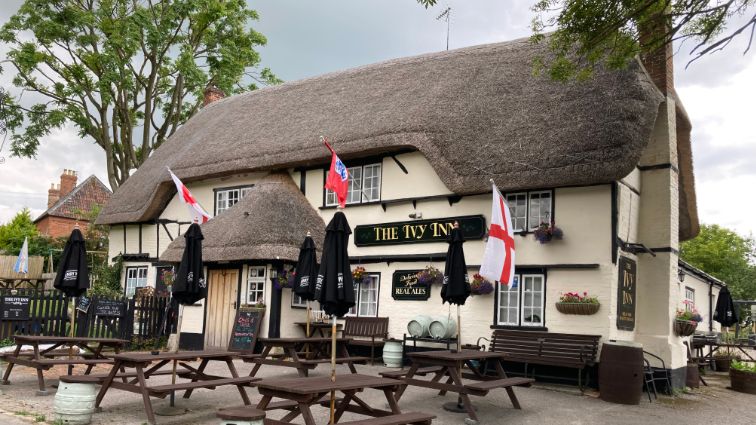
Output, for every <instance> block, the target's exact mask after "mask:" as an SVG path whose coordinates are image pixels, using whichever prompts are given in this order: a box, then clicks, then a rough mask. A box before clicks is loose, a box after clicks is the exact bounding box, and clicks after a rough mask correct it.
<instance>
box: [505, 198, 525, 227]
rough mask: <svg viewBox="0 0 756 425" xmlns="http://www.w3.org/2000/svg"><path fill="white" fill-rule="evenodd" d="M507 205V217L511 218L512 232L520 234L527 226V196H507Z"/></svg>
mask: <svg viewBox="0 0 756 425" xmlns="http://www.w3.org/2000/svg"><path fill="white" fill-rule="evenodd" d="M507 205H508V206H509V215H510V216H511V217H512V230H514V231H515V232H522V231H523V230H525V229H526V227H527V225H528V194H527V193H512V194H508V195H507Z"/></svg>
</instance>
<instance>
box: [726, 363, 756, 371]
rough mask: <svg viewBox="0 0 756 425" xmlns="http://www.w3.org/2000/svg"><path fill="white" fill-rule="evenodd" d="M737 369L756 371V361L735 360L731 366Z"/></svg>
mask: <svg viewBox="0 0 756 425" xmlns="http://www.w3.org/2000/svg"><path fill="white" fill-rule="evenodd" d="M730 367H732V368H733V369H735V370H740V371H743V372H751V373H756V362H747V361H746V362H742V361H738V360H733V361H732V364H731V366H730Z"/></svg>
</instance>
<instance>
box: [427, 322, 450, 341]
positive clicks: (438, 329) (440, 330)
mask: <svg viewBox="0 0 756 425" xmlns="http://www.w3.org/2000/svg"><path fill="white" fill-rule="evenodd" d="M428 333H430V336H431V337H432V338H436V339H445V338H453V337H454V335H456V334H457V321H456V320H454V319H452V318H451V317H449V316H439V317H436V318H434V319H433V321H432V322H431V323H430V325H429V326H428Z"/></svg>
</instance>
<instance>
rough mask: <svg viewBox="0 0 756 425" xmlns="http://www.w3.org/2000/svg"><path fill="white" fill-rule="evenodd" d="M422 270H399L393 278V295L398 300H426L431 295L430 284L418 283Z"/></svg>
mask: <svg viewBox="0 0 756 425" xmlns="http://www.w3.org/2000/svg"><path fill="white" fill-rule="evenodd" d="M420 271H421V270H397V271H395V272H394V275H393V277H392V279H391V297H393V298H394V299H395V300H398V301H425V300H427V299H428V298H429V297H430V292H431V291H430V286H429V285H421V284H419V283H417V273H418V272H420Z"/></svg>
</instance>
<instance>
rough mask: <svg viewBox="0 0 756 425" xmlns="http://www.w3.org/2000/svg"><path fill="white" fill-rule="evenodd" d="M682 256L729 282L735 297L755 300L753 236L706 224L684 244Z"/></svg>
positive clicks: (754, 247) (755, 268) (755, 281)
mask: <svg viewBox="0 0 756 425" xmlns="http://www.w3.org/2000/svg"><path fill="white" fill-rule="evenodd" d="M680 257H681V258H682V259H683V260H685V261H687V262H688V263H690V264H692V265H693V266H695V267H698V268H700V269H701V270H703V271H705V272H706V273H709V274H710V275H712V276H714V277H716V278H718V279H721V280H722V281H724V282H725V283H727V285H728V286H729V287H730V291H731V292H732V293H733V297H735V298H736V299H756V265H754V259H756V243H755V242H754V239H753V238H752V237H743V236H740V235H738V234H737V233H735V232H733V231H732V230H729V229H727V228H724V227H720V226H718V225H716V224H714V225H708V224H704V225H702V226H701V232H700V233H699V234H698V236H696V237H695V238H694V239H691V240H689V241H686V242H683V243H682V246H681V247H680Z"/></svg>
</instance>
